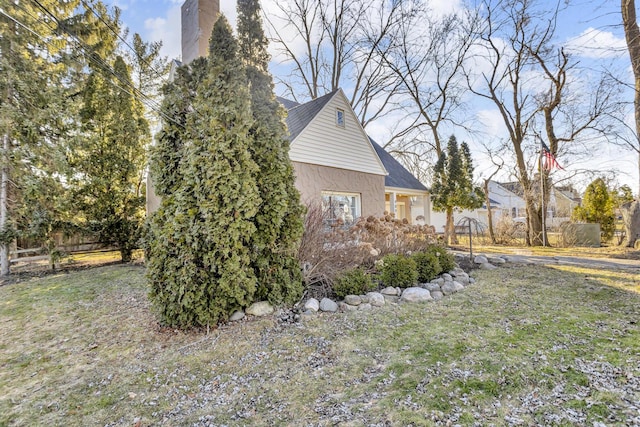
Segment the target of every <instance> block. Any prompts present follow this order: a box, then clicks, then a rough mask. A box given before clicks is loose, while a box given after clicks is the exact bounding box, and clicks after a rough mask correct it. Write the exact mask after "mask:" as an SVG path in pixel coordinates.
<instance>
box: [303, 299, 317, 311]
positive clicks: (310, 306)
mask: <svg viewBox="0 0 640 427" xmlns="http://www.w3.org/2000/svg"><path fill="white" fill-rule="evenodd" d="M304 309H305V310H311V311H318V310H320V303H319V302H318V300H317V299H315V298H309V300H308V301H307V302H306V303H305V304H304Z"/></svg>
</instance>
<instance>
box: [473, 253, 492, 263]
mask: <svg viewBox="0 0 640 427" xmlns="http://www.w3.org/2000/svg"><path fill="white" fill-rule="evenodd" d="M473 262H474V263H476V264H486V263H488V262H489V260H488V259H487V257H486V256H484V255H476V256H475V258H473Z"/></svg>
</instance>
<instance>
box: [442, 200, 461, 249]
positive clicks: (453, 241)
mask: <svg viewBox="0 0 640 427" xmlns="http://www.w3.org/2000/svg"><path fill="white" fill-rule="evenodd" d="M445 230H446V232H445V240H446V242H447V243H448V244H449V245H457V244H458V236H456V225H455V223H454V222H453V208H447V226H446V227H445Z"/></svg>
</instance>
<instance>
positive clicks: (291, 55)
mask: <svg viewBox="0 0 640 427" xmlns="http://www.w3.org/2000/svg"><path fill="white" fill-rule="evenodd" d="M419 5H420V2H419V1H417V0H415V1H414V0H411V1H402V2H396V1H394V2H376V1H374V0H284V1H280V2H277V8H278V10H277V11H276V12H275V13H273V14H269V15H267V16H266V17H265V20H266V22H267V24H268V25H267V26H268V31H269V33H270V38H271V41H272V42H273V43H275V45H276V48H277V52H278V54H277V56H278V57H279V60H280V62H281V63H282V64H283V65H287V66H289V68H290V72H289V73H288V74H287V75H286V76H284V77H281V78H280V79H279V83H280V84H281V85H283V86H284V87H285V88H286V91H287V93H286V95H287V96H290V97H292V98H293V99H296V100H305V99H314V98H317V97H319V96H321V95H324V94H325V93H328V92H330V91H333V90H335V89H337V88H339V87H342V89H343V90H344V91H345V93H346V94H347V96H348V98H349V100H350V102H351V105H352V107H353V109H354V111H355V112H356V114H357V115H358V118H359V120H360V122H361V124H362V125H363V126H366V125H367V124H369V123H370V122H371V121H373V120H375V119H377V118H380V117H382V116H384V115H386V114H389V113H390V112H392V111H394V109H395V106H394V97H395V96H396V95H397V93H398V90H399V89H400V87H401V86H400V83H399V80H398V78H397V76H396V75H395V74H393V73H391V72H390V71H389V70H388V68H386V67H385V66H384V62H383V61H382V59H381V56H380V52H381V51H382V52H384V51H385V50H386V49H388V47H389V45H390V43H391V40H393V39H395V38H396V37H397V36H398V33H399V32H400V31H402V23H403V22H404V21H405V20H406V19H408V18H409V17H410V16H411V15H412V14H415V13H417V10H418V9H419Z"/></svg>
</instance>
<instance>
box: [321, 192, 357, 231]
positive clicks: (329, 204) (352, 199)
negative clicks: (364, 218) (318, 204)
mask: <svg viewBox="0 0 640 427" xmlns="http://www.w3.org/2000/svg"><path fill="white" fill-rule="evenodd" d="M360 206H361V203H360V194H358V193H337V192H332V191H323V192H322V212H323V216H324V221H325V223H326V224H327V225H329V226H339V225H351V224H353V223H354V222H355V220H356V219H358V218H359V217H360Z"/></svg>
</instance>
